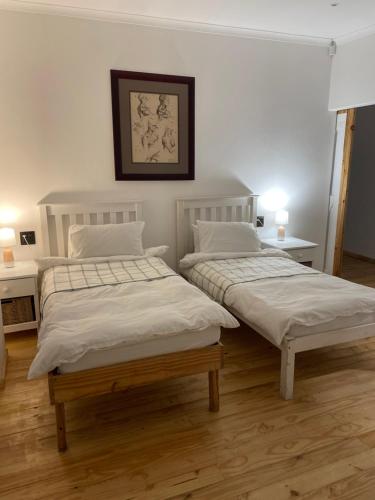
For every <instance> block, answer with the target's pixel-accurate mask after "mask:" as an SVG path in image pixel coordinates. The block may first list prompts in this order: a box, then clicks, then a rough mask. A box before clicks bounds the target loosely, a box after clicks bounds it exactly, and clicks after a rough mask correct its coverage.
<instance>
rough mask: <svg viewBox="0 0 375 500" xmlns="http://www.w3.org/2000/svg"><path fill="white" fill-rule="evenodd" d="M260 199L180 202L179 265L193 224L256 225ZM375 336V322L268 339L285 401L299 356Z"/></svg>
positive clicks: (187, 250)
mask: <svg viewBox="0 0 375 500" xmlns="http://www.w3.org/2000/svg"><path fill="white" fill-rule="evenodd" d="M257 198H258V196H257V195H248V196H229V197H216V198H195V199H180V200H177V262H180V260H181V259H182V258H183V257H184V256H185V255H186V254H188V253H192V252H194V239H193V231H192V224H196V221H197V220H203V221H210V220H211V221H228V222H231V221H245V222H253V223H254V225H255V226H256V220H257ZM227 309H228V310H229V311H230V312H232V313H233V314H234V315H235V316H236V317H238V318H239V319H240V320H241V321H243V322H244V323H245V324H248V322H247V321H246V319H245V318H244V317H243V315H241V314H240V313H239V312H238V311H237V310H236V309H234V308H233V307H232V308H231V307H227ZM250 326H251V325H250ZM373 336H375V323H369V324H362V325H360V326H354V327H351V328H342V329H338V330H329V331H321V332H319V333H313V334H311V335H306V336H301V337H292V336H288V335H286V336H285V337H284V339H283V341H282V344H281V345H277V344H276V343H275V342H273V341H272V339H271V338H269V337H266V338H267V340H269V341H270V342H271V343H273V344H274V345H275V346H276V347H278V348H279V349H280V350H281V373H280V393H281V396H282V397H283V398H284V399H293V387H294V365H295V355H296V354H297V353H299V352H303V351H309V350H312V349H317V348H320V347H328V346H331V345H336V344H340V343H343V342H351V341H354V340H360V339H365V338H369V337H373Z"/></svg>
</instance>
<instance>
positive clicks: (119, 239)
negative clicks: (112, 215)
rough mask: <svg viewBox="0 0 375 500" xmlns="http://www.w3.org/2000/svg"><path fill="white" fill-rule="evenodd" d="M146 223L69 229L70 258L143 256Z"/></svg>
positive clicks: (78, 226)
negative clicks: (143, 237)
mask: <svg viewBox="0 0 375 500" xmlns="http://www.w3.org/2000/svg"><path fill="white" fill-rule="evenodd" d="M144 225H145V223H144V222H127V223H124V224H97V225H82V226H81V225H77V224H74V225H72V226H70V227H69V234H68V238H69V257H70V258H73V259H85V258H87V257H108V256H110V255H143V254H144V251H143V246H142V232H143V228H144Z"/></svg>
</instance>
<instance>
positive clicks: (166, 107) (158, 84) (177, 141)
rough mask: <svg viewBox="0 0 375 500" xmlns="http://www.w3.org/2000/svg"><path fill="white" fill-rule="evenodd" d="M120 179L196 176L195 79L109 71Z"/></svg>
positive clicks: (115, 146) (117, 179)
mask: <svg viewBox="0 0 375 500" xmlns="http://www.w3.org/2000/svg"><path fill="white" fill-rule="evenodd" d="M111 91H112V118H113V143H114V160H115V179H116V181H127V180H129V181H131V180H137V181H138V180H152V181H154V180H194V178H195V158H194V156H195V78H194V77H188V76H174V75H162V74H156V73H139V72H135V71H122V70H111Z"/></svg>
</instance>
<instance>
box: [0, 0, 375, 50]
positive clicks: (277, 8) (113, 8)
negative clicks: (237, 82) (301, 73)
mask: <svg viewBox="0 0 375 500" xmlns="http://www.w3.org/2000/svg"><path fill="white" fill-rule="evenodd" d="M332 4H337V5H336V6H332ZM0 8H2V9H10V10H21V11H27V12H29V11H32V12H41V13H49V14H59V15H68V16H76V17H85V18H95V19H102V20H107V21H108V20H109V21H119V22H126V23H134V24H140V25H147V26H158V27H167V28H173V29H186V30H190V31H201V32H202V31H203V32H214V33H225V34H232V35H235V36H244V37H256V38H267V39H279V40H285V39H293V40H295V41H300V42H302V43H312V44H328V43H329V41H330V40H335V41H336V42H337V43H344V42H347V41H350V40H353V39H355V38H360V37H362V36H365V35H368V34H370V33H374V32H375V0H188V1H187V0H158V1H155V0H38V1H33V0H0Z"/></svg>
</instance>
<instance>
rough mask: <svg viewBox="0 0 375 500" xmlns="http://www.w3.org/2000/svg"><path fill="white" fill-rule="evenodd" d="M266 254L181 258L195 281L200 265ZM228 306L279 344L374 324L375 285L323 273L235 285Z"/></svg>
mask: <svg viewBox="0 0 375 500" xmlns="http://www.w3.org/2000/svg"><path fill="white" fill-rule="evenodd" d="M262 255H268V254H267V253H264V251H262V252H259V253H254V254H253V256H251V255H250V254H248V255H241V254H238V255H236V254H230V255H224V254H211V255H209V254H189V255H187V256H186V257H185V258H184V259H183V261H182V263H183V267H182V269H183V272H184V274H185V276H187V277H188V279H190V277H191V273H190V269H191V268H192V267H193V266H194V265H195V263H200V262H204V261H208V260H212V259H214V260H215V259H217V260H220V259H223V258H238V257H247V258H254V259H257V257H259V256H262ZM280 256H282V254H280ZM223 265H225V264H223ZM211 279H212V278H211ZM224 304H225V305H226V306H229V307H230V308H231V310H232V311H233V312H234V314H235V311H238V312H239V313H240V315H241V316H242V317H243V318H244V319H245V320H246V322H247V323H248V324H249V325H250V326H251V327H252V328H254V330H256V331H258V332H259V333H261V334H262V335H263V336H264V337H266V338H267V339H268V340H270V341H271V342H273V343H274V344H276V345H280V344H281V343H282V340H283V338H284V337H285V335H288V337H301V336H306V335H313V334H316V333H322V332H326V331H334V330H338V329H343V328H351V327H354V326H360V325H366V324H372V323H375V290H374V289H373V288H369V287H366V286H363V285H358V284H356V283H351V282H349V281H346V280H343V279H341V278H336V277H334V276H330V275H327V274H324V273H319V274H315V275H297V276H290V277H278V276H274V277H270V278H265V279H260V280H259V281H252V282H247V283H238V284H234V285H232V286H230V287H229V288H228V289H227V291H226V293H225V295H224ZM374 329H375V326H374Z"/></svg>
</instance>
